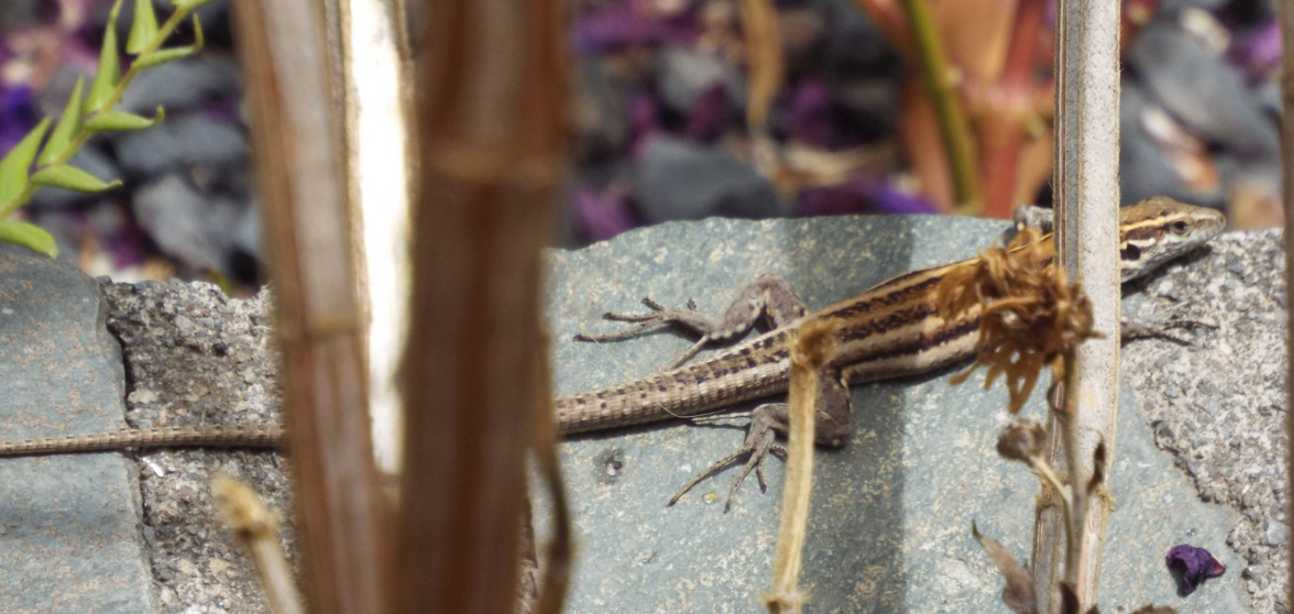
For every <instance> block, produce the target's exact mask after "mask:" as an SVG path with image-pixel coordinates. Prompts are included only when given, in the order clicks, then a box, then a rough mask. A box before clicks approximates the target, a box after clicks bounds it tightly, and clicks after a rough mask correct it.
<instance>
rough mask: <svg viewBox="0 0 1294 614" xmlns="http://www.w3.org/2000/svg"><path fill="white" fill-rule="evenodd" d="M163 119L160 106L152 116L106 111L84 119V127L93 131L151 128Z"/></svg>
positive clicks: (163, 112)
mask: <svg viewBox="0 0 1294 614" xmlns="http://www.w3.org/2000/svg"><path fill="white" fill-rule="evenodd" d="M163 119H166V110H165V109H163V108H162V107H157V113H156V114H155V115H153V117H152V118H148V117H144V116H142V115H135V114H134V113H127V112H125V111H107V112H104V113H98V114H95V115H91V116H90V119H87V120H85V127H86V128H89V129H90V130H92V131H94V132H125V131H127V130H143V129H144V128H152V127H153V126H156V125H157V123H158V122H160V121H162V120H163Z"/></svg>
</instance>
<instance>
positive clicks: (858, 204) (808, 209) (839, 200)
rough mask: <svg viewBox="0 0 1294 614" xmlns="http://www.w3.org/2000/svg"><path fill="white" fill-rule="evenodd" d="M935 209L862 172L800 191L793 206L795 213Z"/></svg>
mask: <svg viewBox="0 0 1294 614" xmlns="http://www.w3.org/2000/svg"><path fill="white" fill-rule="evenodd" d="M936 212H937V210H936V209H935V207H934V205H932V204H930V202H929V201H927V200H925V199H923V198H921V197H920V196H918V195H915V194H909V193H907V192H904V191H903V190H900V189H898V188H896V187H894V186H893V185H891V184H889V183H887V182H886V181H884V180H882V179H878V178H875V177H867V176H861V175H860V176H855V177H853V178H852V179H850V180H849V181H846V182H844V183H839V184H836V185H833V186H826V187H819V188H809V189H807V190H803V191H801V192H800V197H799V201H798V202H797V205H796V214H797V215H841V214H846V213H898V214H910V213H936Z"/></svg>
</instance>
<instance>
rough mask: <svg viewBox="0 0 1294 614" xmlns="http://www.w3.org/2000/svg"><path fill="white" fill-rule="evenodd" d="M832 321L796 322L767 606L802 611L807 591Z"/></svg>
mask: <svg viewBox="0 0 1294 614" xmlns="http://www.w3.org/2000/svg"><path fill="white" fill-rule="evenodd" d="M835 332H836V327H835V326H832V325H831V324H830V323H828V322H826V321H823V320H817V319H813V320H809V321H808V322H805V323H804V324H803V325H802V326H800V330H799V332H798V334H797V335H796V340H795V341H794V342H793V343H794V345H793V347H792V348H791V381H790V395H789V398H788V399H787V403H788V405H789V406H790V428H789V431H788V433H787V452H786V481H785V483H784V485H783V488H782V508H781V520H780V521H779V527H778V532H777V550H776V552H775V553H774V558H773V586H772V588H771V589H770V590H769V592H768V594H766V595H765V596H764V604H765V606H766V607H767V608H768V611H769V612H787V613H795V612H800V611H801V610H802V608H803V607H804V602H805V594H804V591H803V590H801V589H800V587H799V581H800V568H801V566H802V564H803V557H804V541H805V539H806V538H807V537H808V526H809V503H810V500H811V495H812V494H813V439H814V430H815V417H816V416H817V412H818V401H819V391H820V390H821V389H822V385H823V384H822V378H823V377H831V375H830V374H828V373H825V372H824V370H823V367H824V365H826V364H827V363H828V362H830V361H831V359H832V358H833V357H834V356H835V354H836V344H835V341H836V335H835Z"/></svg>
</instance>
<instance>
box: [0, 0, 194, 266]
mask: <svg viewBox="0 0 1294 614" xmlns="http://www.w3.org/2000/svg"><path fill="white" fill-rule="evenodd" d="M211 1H212V0H172V2H171V4H172V5H173V6H174V7H175V11H174V12H173V13H172V14H171V16H170V17H169V18H167V19H166V21H165V22H163V23H162V24H160V25H159V24H158V22H157V16H156V15H155V14H154V12H153V3H152V0H135V16H134V21H133V22H132V23H131V26H130V34H129V36H128V37H127V39H126V53H127V54H129V55H131V56H134V59H133V60H132V61H131V62H130V67H129V68H128V69H127V70H126V72H125V74H124V75H123V74H122V73H121V64H122V62H121V56H120V51H119V49H118V43H117V14H118V13H119V12H120V11H121V2H122V0H117V1H116V2H115V3H114V4H113V6H112V11H111V12H110V13H109V14H108V24H107V26H106V28H105V31H104V36H103V47H102V49H101V50H100V52H99V68H98V71H97V72H96V73H95V75H94V81H93V82H91V84H90V89H89V92H88V93H87V92H85V91H84V89H85V88H84V85H85V83H84V79H78V80H77V82H76V86H75V87H73V88H72V94H71V96H69V97H68V100H67V105H66V106H65V107H64V109H63V113H62V115H61V116H60V117H59V119H58V123H57V124H55V125H54V130H53V132H52V133H51V134H50V136H49V138H48V139H46V138H45V134H46V132H49V127H50V118H48V117H47V118H45V119H42V120H41V121H40V122H39V123H37V124H36V126H35V127H33V128H32V129H31V131H29V132H28V133H27V134H26V135H25V136H24V137H23V138H22V140H21V141H19V142H18V144H17V145H16V146H14V148H13V149H12V150H11V151H10V152H9V153H8V154H6V155H5V157H4V158H3V159H0V241H2V242H6V243H14V244H16V245H22V246H24V247H27V248H29V249H32V250H34V251H37V252H40V253H42V254H45V255H47V256H49V257H51V258H53V257H55V256H57V255H58V245H57V244H56V243H55V242H54V237H52V236H51V235H50V234H49V233H48V232H46V231H45V230H44V229H43V228H41V227H39V226H37V225H35V224H31V223H29V222H25V221H22V220H17V219H13V214H14V212H16V211H17V210H18V209H19V208H21V207H22V206H23V205H25V204H27V203H28V202H29V201H30V200H31V197H32V195H33V194H35V192H36V190H37V189H38V188H40V187H42V186H54V187H59V188H66V189H69V190H76V191H79V192H103V191H106V190H111V189H113V188H115V187H118V186H120V185H121V181H120V180H116V179H114V180H111V181H105V180H103V179H100V178H98V177H95V176H94V175H91V174H90V173H88V172H86V171H84V170H82V169H79V168H77V167H75V166H72V165H71V164H69V163H68V161H69V160H71V159H72V157H73V156H75V155H76V152H77V151H78V150H79V149H80V148H81V146H82V145H84V144H85V143H86V141H88V140H89V139H90V137H92V136H95V135H96V134H99V133H102V132H122V131H129V130H142V129H144V128H148V127H151V126H154V125H156V124H157V123H158V122H160V121H162V119H163V118H164V117H165V116H166V113H165V110H164V109H162V107H160V106H159V107H157V112H156V113H155V114H154V115H153V117H151V118H150V117H144V116H141V115H135V114H134V113H127V112H125V111H118V110H115V109H114V108H113V107H115V106H116V105H117V103H118V102H120V101H121V95H122V94H123V93H124V92H125V91H126V87H127V86H129V85H130V82H131V81H132V80H134V78H135V77H136V76H137V75H138V74H139V73H140V72H143V71H144V70H146V69H148V68H152V67H154V66H158V65H161V64H165V63H166V62H170V61H173V60H178V59H180V58H185V57H189V56H191V55H194V54H196V53H197V52H198V51H199V50H201V49H202V45H203V34H202V23H201V22H200V21H199V20H198V16H197V15H196V14H194V11H195V10H196V9H197V8H198V7H200V6H202V5H204V4H208V3H210V2H211ZM190 15H192V16H193V36H194V42H193V44H192V45H188V46H184V47H169V48H163V47H162V45H163V43H165V42H166V40H167V39H168V38H170V36H171V35H172V34H174V33H175V31H176V29H178V28H179V26H180V24H181V23H183V22H184V20H185V19H187V18H188V17H189V16H190ZM82 94H84V96H83V95H82ZM42 143H44V147H42V146H41V145H42ZM33 163H34V164H33Z"/></svg>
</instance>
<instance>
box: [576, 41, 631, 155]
mask: <svg viewBox="0 0 1294 614" xmlns="http://www.w3.org/2000/svg"><path fill="white" fill-rule="evenodd" d="M578 68H579V69H578V72H577V73H576V74H577V75H578V76H579V79H580V87H579V88H577V89H576V96H577V105H576V107H575V108H576V111H575V117H576V125H577V126H578V127H579V144H580V149H581V154H580V155H581V157H583V158H585V159H588V158H597V157H600V156H607V155H613V154H617V153H619V152H620V151H622V150H623V148H624V147H625V146H626V145H627V143H628V142H629V111H628V108H627V102H626V94H627V87H626V86H627V84H625V83H620V82H619V80H617V79H615V78H614V77H613V76H612V75H611V74H609V71H607V70H606V67H605V66H604V64H603V63H602V62H600V61H597V60H590V59H583V60H581V61H580V62H579V67H578Z"/></svg>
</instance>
